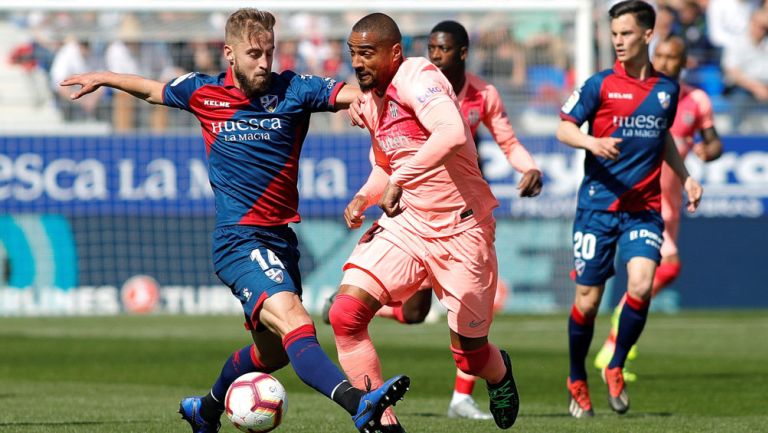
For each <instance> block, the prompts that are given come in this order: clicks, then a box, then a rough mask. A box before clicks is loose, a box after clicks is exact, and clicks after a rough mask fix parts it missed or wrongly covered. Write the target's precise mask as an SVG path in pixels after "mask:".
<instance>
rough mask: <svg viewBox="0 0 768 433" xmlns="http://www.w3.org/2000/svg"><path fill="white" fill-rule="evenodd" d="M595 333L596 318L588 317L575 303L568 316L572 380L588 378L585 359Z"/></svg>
mask: <svg viewBox="0 0 768 433" xmlns="http://www.w3.org/2000/svg"><path fill="white" fill-rule="evenodd" d="M594 333H595V320H594V318H591V319H588V318H587V317H585V316H584V314H582V313H581V311H579V309H578V308H576V306H575V305H574V306H573V307H571V315H570V317H569V318H568V349H569V351H568V353H569V355H570V359H571V373H570V378H571V381H572V382H573V381H577V380H587V369H586V367H585V361H586V359H587V353H588V352H589V345H590V344H591V343H592V335H593V334H594Z"/></svg>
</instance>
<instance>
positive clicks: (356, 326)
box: [328, 291, 375, 336]
mask: <svg viewBox="0 0 768 433" xmlns="http://www.w3.org/2000/svg"><path fill="white" fill-rule="evenodd" d="M374 313H375V310H373V309H372V308H371V307H370V306H369V305H367V304H366V303H365V302H364V301H363V300H361V299H358V298H357V297H355V296H352V295H348V294H345V293H343V292H341V291H340V292H339V294H338V295H336V299H335V300H334V301H333V305H332V306H331V309H330V311H329V312H328V317H329V319H330V321H331V327H332V328H333V333H334V335H339V336H350V335H355V334H358V333H360V332H364V331H366V330H367V329H368V323H370V321H371V319H373V315H374Z"/></svg>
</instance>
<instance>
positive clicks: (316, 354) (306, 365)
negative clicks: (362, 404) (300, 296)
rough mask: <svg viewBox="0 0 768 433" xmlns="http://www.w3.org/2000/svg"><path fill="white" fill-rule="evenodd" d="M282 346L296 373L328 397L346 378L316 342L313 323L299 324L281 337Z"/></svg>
mask: <svg viewBox="0 0 768 433" xmlns="http://www.w3.org/2000/svg"><path fill="white" fill-rule="evenodd" d="M283 347H285V352H286V353H287V354H288V359H290V360H291V366H292V367H293V370H294V371H295V372H296V375H297V376H299V378H300V379H301V380H302V381H303V382H304V383H306V384H307V385H309V386H311V387H312V388H314V389H316V390H317V391H319V392H321V393H322V394H323V395H325V396H327V397H328V398H333V395H332V394H333V390H334V389H335V388H336V387H337V386H338V385H339V384H340V383H342V382H344V381H346V378H345V377H344V375H343V374H342V373H341V371H340V370H339V367H337V366H336V364H334V363H333V362H331V360H330V359H329V358H328V355H326V354H325V351H323V348H322V347H320V343H318V342H317V335H316V334H315V327H314V326H313V325H304V326H300V327H298V328H296V329H294V330H293V331H291V332H289V333H288V334H286V335H285V337H283Z"/></svg>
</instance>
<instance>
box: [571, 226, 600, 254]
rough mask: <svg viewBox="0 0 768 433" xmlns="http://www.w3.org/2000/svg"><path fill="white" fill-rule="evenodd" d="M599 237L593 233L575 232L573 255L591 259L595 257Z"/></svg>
mask: <svg viewBox="0 0 768 433" xmlns="http://www.w3.org/2000/svg"><path fill="white" fill-rule="evenodd" d="M596 245H597V238H596V237H595V235H593V234H592V233H582V232H576V233H574V234H573V257H574V258H577V259H582V260H590V259H591V258H593V257H595V246H596Z"/></svg>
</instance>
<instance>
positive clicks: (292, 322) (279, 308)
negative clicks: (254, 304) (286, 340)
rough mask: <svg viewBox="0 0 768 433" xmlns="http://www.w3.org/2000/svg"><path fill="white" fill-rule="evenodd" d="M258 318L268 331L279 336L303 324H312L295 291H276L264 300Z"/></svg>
mask: <svg viewBox="0 0 768 433" xmlns="http://www.w3.org/2000/svg"><path fill="white" fill-rule="evenodd" d="M259 320H260V322H261V323H263V324H264V326H266V327H267V329H269V330H270V331H272V332H274V333H275V334H276V335H279V336H280V337H284V336H285V335H286V334H287V333H289V332H291V331H293V330H294V329H296V328H299V327H301V326H304V325H312V324H313V322H312V317H310V315H309V313H307V310H306V309H305V308H304V305H303V304H302V303H301V300H300V299H299V297H298V296H297V295H296V294H295V293H291V292H280V293H276V294H274V295H272V296H270V297H269V298H267V300H266V301H264V304H263V306H262V309H261V313H260V314H259Z"/></svg>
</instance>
